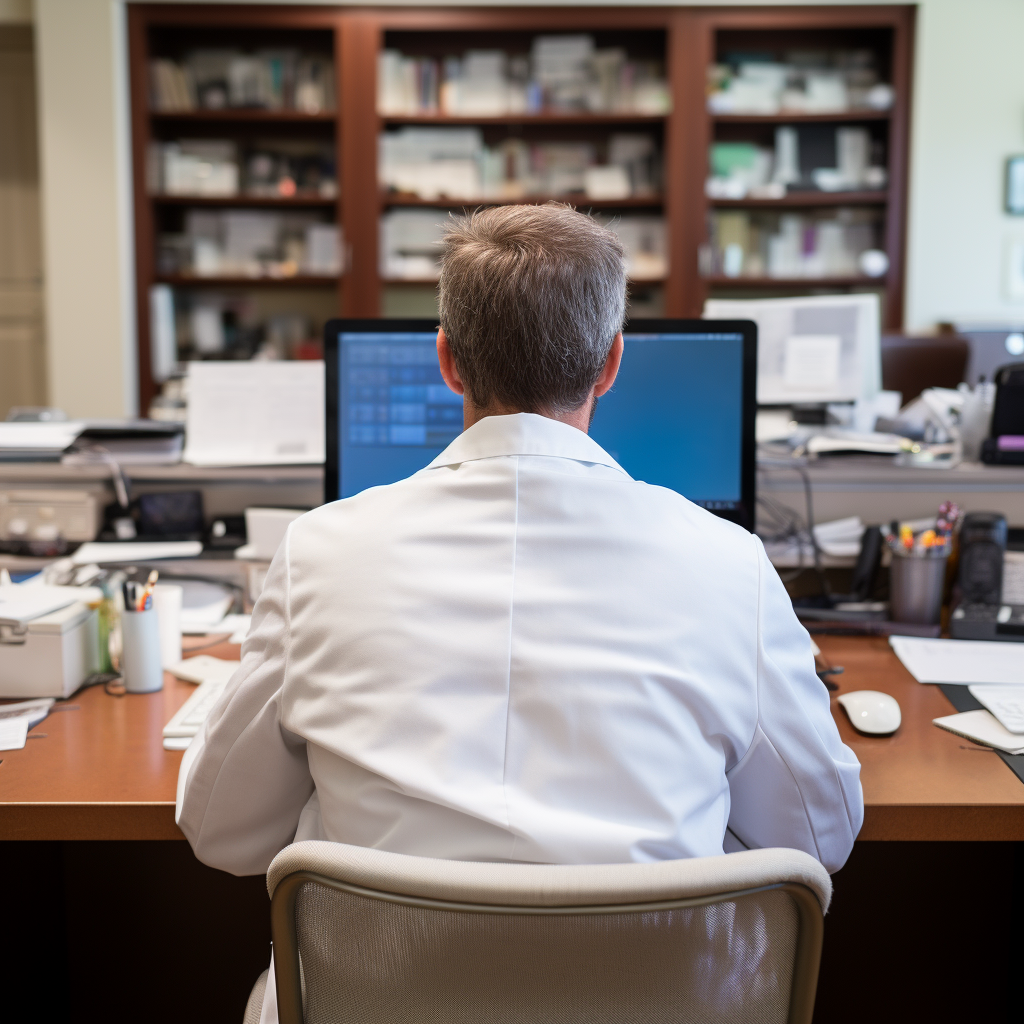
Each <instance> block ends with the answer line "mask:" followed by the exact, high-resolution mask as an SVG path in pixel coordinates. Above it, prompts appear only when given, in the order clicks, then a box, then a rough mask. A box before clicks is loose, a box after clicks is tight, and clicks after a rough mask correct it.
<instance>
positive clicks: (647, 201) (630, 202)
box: [380, 192, 664, 209]
mask: <svg viewBox="0 0 1024 1024" xmlns="http://www.w3.org/2000/svg"><path fill="white" fill-rule="evenodd" d="M380 201H381V205H382V206H428V207H437V208H439V209H448V208H449V207H452V206H459V207H462V206H528V205H540V204H542V203H552V202H553V203H569V204H571V205H572V206H584V207H593V208H594V209H618V208H621V207H626V206H641V207H644V206H646V207H650V206H662V205H663V204H664V197H662V196H660V195H655V196H631V197H630V198H629V199H588V198H587V197H586V196H578V195H565V196H524V197H523V198H521V199H449V198H445V199H420V198H419V196H411V195H403V194H398V193H395V194H392V193H387V192H386V193H384V194H383V195H382V196H381V199H380Z"/></svg>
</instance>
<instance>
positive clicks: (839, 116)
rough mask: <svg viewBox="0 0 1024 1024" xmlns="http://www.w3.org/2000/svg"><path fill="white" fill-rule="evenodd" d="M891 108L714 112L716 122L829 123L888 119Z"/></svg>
mask: <svg viewBox="0 0 1024 1024" xmlns="http://www.w3.org/2000/svg"><path fill="white" fill-rule="evenodd" d="M891 116H892V112H891V111H889V110H843V111H836V112H834V113H831V114H799V113H792V114H712V113H710V112H709V114H708V117H710V118H711V120H712V121H713V122H714V123H715V124H822V123H825V124H827V123H828V122H830V121H831V122H836V121H854V122H857V121H888V120H889V118H890V117H891Z"/></svg>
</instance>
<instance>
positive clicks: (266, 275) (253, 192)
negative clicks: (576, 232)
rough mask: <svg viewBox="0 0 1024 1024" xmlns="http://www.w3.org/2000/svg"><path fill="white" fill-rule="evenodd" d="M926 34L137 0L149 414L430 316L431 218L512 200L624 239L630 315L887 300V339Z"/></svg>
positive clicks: (133, 32)
mask: <svg viewBox="0 0 1024 1024" xmlns="http://www.w3.org/2000/svg"><path fill="white" fill-rule="evenodd" d="M913 24H914V22H913V8H912V7H911V6H887V7H886V6H878V7H828V8H825V7H821V8H818V7H790V8H787V7H779V8H756V9H751V8H712V7H705V8H669V7H659V8H643V7H636V8H616V7H595V8H583V7H575V8H532V7H524V8H514V7H500V8H495V7H492V8H435V9H427V8H415V9H413V8H393V7H384V8H333V7H327V6H315V7H313V6H310V7H301V6H290V5H289V6H284V5H282V6H274V5H239V4H225V5H208V4H202V5H199V4H196V5H179V4H173V5H172V4H166V5H164V4H150V3H145V4H130V5H129V46H130V54H129V57H130V65H129V66H130V82H131V116H132V146H133V164H134V212H135V241H136V267H137V282H136V285H137V296H136V297H137V306H138V344H139V356H138V366H139V395H140V406H141V410H142V411H143V412H145V411H146V410H147V409H148V408H149V407H150V403H151V401H152V399H153V397H154V396H155V395H156V394H157V393H158V392H159V390H160V388H161V386H162V383H163V381H164V380H166V379H167V378H168V377H170V378H171V379H172V385H173V377H174V375H175V367H176V366H180V363H181V362H183V361H187V360H189V359H193V358H220V359H223V358H252V357H257V358H315V357H317V356H318V353H319V350H318V342H317V338H318V334H319V331H320V330H321V329H322V325H323V322H324V320H326V319H327V318H329V317H331V316H336V315H339V314H340V315H346V316H351V317H374V316H418V315H422V316H432V315H434V313H435V311H436V293H435V280H436V261H435V260H434V258H433V255H432V253H433V250H434V243H435V240H436V238H437V236H438V232H439V231H440V227H439V225H440V224H441V223H442V222H443V221H444V219H445V218H446V217H447V216H448V213H449V212H460V211H462V210H466V209H475V208H477V207H480V206H489V205H497V204H506V203H524V202H530V203H536V202H546V201H549V200H552V199H554V200H558V201H561V202H568V203H571V204H572V205H574V206H576V207H577V208H579V209H582V210H587V211H590V212H592V213H593V214H594V216H596V217H598V218H600V219H602V220H604V221H605V222H607V223H608V224H609V226H611V227H612V228H613V230H616V231H618V232H619V234H620V237H621V238H622V239H623V242H624V245H625V246H626V248H627V251H628V254H629V268H630V308H631V311H632V313H633V315H636V316H643V315H648V316H698V315H699V314H700V311H701V309H702V307H703V303H704V301H705V299H706V298H708V297H709V296H732V297H746V296H750V297H755V296H758V297H760V296H765V295H793V294H816V293H828V292H835V291H851V290H875V291H878V292H879V293H880V295H881V296H882V299H883V310H884V325H883V326H884V327H886V328H888V329H898V328H899V327H900V326H901V322H902V306H903V262H904V257H903V254H904V230H905V211H906V178H907V174H906V168H907V140H908V111H909V89H910V82H911V59H912V42H913ZM872 90H874V91H873V92H872ZM819 165H820V166H819ZM165 390H166V389H165Z"/></svg>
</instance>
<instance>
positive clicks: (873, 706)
mask: <svg viewBox="0 0 1024 1024" xmlns="http://www.w3.org/2000/svg"><path fill="white" fill-rule="evenodd" d="M839 703H840V704H842V705H843V707H844V708H845V709H846V714H847V715H848V716H849V718H850V724H851V725H852V726H853V727H854V729H856V730H857V732H862V733H866V734H867V735H868V736H889V735H890V734H891V733H894V732H895V731H896V730H897V729H898V728H899V727H900V722H901V721H902V718H901V717H900V706H899V704H897V703H896V698H895V697H890V696H889V694H887V693H879V692H878V690H855V691H854V692H853V693H844V694H842V695H841V696H840V697H839Z"/></svg>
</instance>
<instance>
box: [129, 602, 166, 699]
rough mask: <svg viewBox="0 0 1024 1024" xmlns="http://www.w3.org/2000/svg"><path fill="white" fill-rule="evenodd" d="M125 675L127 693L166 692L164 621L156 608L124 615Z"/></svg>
mask: <svg viewBox="0 0 1024 1024" xmlns="http://www.w3.org/2000/svg"><path fill="white" fill-rule="evenodd" d="M121 647H122V650H121V674H122V675H123V676H124V688H125V691H126V692H127V693H154V692H155V691H157V690H162V689H163V685H164V669H163V665H162V664H161V658H160V622H159V619H158V617H157V613H156V609H155V608H150V609H149V611H145V612H133V611H127V610H126V611H124V612H123V613H122V614H121Z"/></svg>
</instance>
